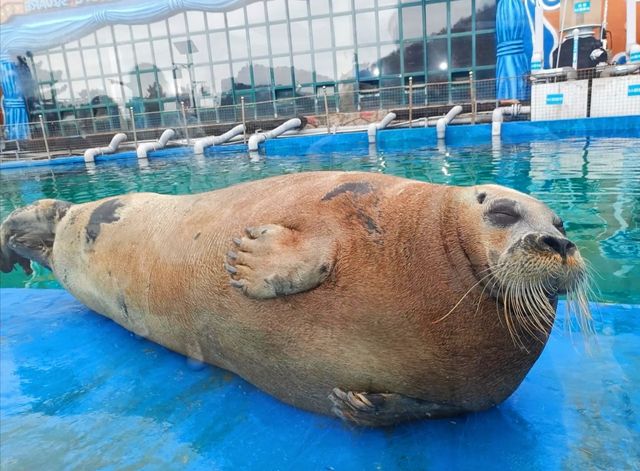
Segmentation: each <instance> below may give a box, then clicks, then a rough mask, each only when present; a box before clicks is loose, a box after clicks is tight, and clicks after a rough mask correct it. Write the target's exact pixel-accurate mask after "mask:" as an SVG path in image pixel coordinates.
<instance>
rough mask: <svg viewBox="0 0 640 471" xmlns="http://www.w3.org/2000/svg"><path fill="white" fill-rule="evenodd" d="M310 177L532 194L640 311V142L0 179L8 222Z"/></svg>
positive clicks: (117, 167) (346, 155)
mask: <svg viewBox="0 0 640 471" xmlns="http://www.w3.org/2000/svg"><path fill="white" fill-rule="evenodd" d="M308 170H361V171H370V172H383V173H387V174H391V175H398V176H402V177H407V178H413V179H416V180H422V181H429V182H434V183H447V184H454V185H473V184H477V183H498V184H502V185H506V186H509V187H512V188H515V189H517V190H520V191H523V192H525V193H529V194H531V195H533V196H535V197H537V198H539V199H541V200H543V201H545V202H546V203H547V204H548V205H549V206H551V207H552V208H553V209H554V210H555V211H556V212H557V213H558V214H559V215H560V216H561V217H562V218H563V219H564V220H565V221H566V227H567V232H568V235H569V237H570V238H571V239H573V240H574V242H576V244H577V245H578V246H579V247H580V250H581V252H582V254H583V256H584V257H585V258H586V259H587V260H589V262H590V265H591V267H592V268H593V271H594V285H595V288H596V290H597V291H598V293H599V298H598V301H603V302H614V303H635V304H638V303H640V288H639V287H640V139H623V138H615V139H611V138H597V139H587V138H580V139H563V140H554V141H535V142H529V143H526V144H512V145H507V144H503V145H502V146H500V147H499V148H495V147H492V146H491V145H490V144H489V145H478V146H449V147H440V148H438V147H424V148H418V149H406V150H405V149H402V150H394V151H385V152H375V151H368V150H367V149H359V150H351V151H348V152H345V151H340V152H334V153H323V154H313V153H307V154H305V155H269V156H267V157H266V158H264V159H263V160H261V161H259V162H251V161H250V160H249V159H248V158H247V156H246V154H218V155H216V156H214V157H204V158H196V157H195V156H186V157H175V158H162V159H151V160H150V161H149V162H148V163H147V164H146V165H144V166H142V165H140V164H138V162H137V161H135V160H118V161H112V162H105V163H99V164H97V165H96V166H94V167H92V168H86V167H85V166H84V165H74V166H58V167H50V168H43V167H40V168H33V169H23V170H5V171H2V172H0V194H1V199H0V216H1V217H2V218H4V217H5V216H6V215H7V214H8V213H9V212H10V211H12V210H13V209H14V208H16V207H19V206H22V205H25V204H28V203H31V202H33V201H35V200H37V199H40V198H59V199H64V200H68V201H71V202H75V203H81V202H86V201H91V200H95V199H98V198H102V197H106V196H111V195H117V194H121V193H128V192H134V191H154V192H159V193H166V194H184V193H196V192H202V191H207V190H213V189H217V188H222V187H225V186H229V185H232V184H235V183H239V182H242V181H247V180H255V179H260V178H265V177H268V176H272V175H280V174H285V173H295V172H302V171H308ZM0 286H1V287H24V286H27V287H37V288H53V287H59V285H58V284H57V283H56V281H55V279H54V278H53V276H52V274H51V273H50V272H48V271H47V270H45V269H42V268H40V269H37V270H36V271H35V272H34V274H33V275H32V276H31V277H26V276H25V275H24V274H23V273H22V272H20V271H18V270H15V271H14V272H12V273H10V274H8V275H2V276H1V277H0Z"/></svg>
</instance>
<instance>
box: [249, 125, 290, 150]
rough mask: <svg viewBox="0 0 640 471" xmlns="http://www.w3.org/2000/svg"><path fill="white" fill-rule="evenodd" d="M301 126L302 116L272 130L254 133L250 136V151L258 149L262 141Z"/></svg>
mask: <svg viewBox="0 0 640 471" xmlns="http://www.w3.org/2000/svg"><path fill="white" fill-rule="evenodd" d="M300 126H302V121H300V118H293V119H290V120H289V121H286V122H284V123H282V124H281V125H280V126H278V127H277V128H275V129H272V130H271V131H268V132H260V133H256V134H253V135H252V136H251V137H250V138H249V152H255V151H257V150H258V146H259V145H260V143H261V142H264V141H266V140H267V139H274V138H276V137H278V136H280V135H282V134H284V133H285V132H287V131H292V130H294V129H298V128H299V127H300Z"/></svg>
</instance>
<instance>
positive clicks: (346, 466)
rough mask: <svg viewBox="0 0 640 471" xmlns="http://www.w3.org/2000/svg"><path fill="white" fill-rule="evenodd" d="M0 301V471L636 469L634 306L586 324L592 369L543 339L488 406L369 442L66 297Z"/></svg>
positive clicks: (565, 340)
mask: <svg viewBox="0 0 640 471" xmlns="http://www.w3.org/2000/svg"><path fill="white" fill-rule="evenodd" d="M0 298H1V300H2V301H1V313H2V317H1V332H0V333H1V338H2V342H1V343H0V347H1V356H0V358H1V361H2V364H1V366H2V368H1V370H0V371H1V378H0V380H1V381H0V390H1V409H0V420H1V422H2V426H1V428H0V432H1V438H2V440H1V442H0V443H1V444H0V459H1V467H2V468H3V469H72V468H75V469H80V468H81V469H124V468H127V469H139V468H143V467H144V468H145V469H163V470H167V469H207V470H210V469H229V470H237V469H281V470H286V469H292V470H352V469H353V470H363V469H408V470H413V469H484V470H486V469H500V470H504V469H518V470H520V469H528V470H532V469H533V470H535V469H633V468H634V466H637V463H639V462H640V449H639V448H638V446H637V445H638V443H640V429H639V423H640V422H639V419H638V414H640V388H638V381H639V380H640V377H639V375H640V364H639V362H640V360H639V359H638V358H639V357H638V350H639V347H640V334H639V332H640V306H622V305H618V306H614V305H604V306H602V307H601V308H600V309H598V310H596V317H597V318H598V322H597V330H598V336H597V345H596V344H594V347H593V348H594V352H593V353H592V354H591V356H588V355H587V354H585V353H584V352H583V349H582V343H583V342H582V338H581V337H580V335H574V336H573V340H571V339H570V338H569V337H568V336H567V335H566V334H565V333H563V332H558V331H556V332H555V333H554V335H552V338H551V340H550V342H549V344H548V346H547V348H546V350H545V352H544V353H543V355H542V357H541V358H540V360H539V361H538V363H537V364H536V365H535V366H534V368H533V370H532V371H531V373H530V374H529V375H528V377H527V378H526V379H525V381H524V383H523V384H522V386H521V387H520V388H519V389H518V390H517V391H516V393H515V394H514V395H513V396H512V397H511V398H510V399H509V400H508V401H507V402H505V403H504V404H502V405H501V406H499V407H497V408H494V409H492V410H490V411H487V412H483V413H477V414H471V415H468V416H465V417H459V418H455V419H450V420H437V421H422V422H417V423H412V424H407V425H402V426H399V427H395V428H393V429H387V430H370V429H360V428H353V427H350V426H348V425H345V424H343V423H342V422H340V421H339V420H337V419H333V418H330V417H324V416H319V415H316V414H312V413H308V412H304V411H301V410H298V409H295V408H293V407H290V406H287V405H285V404H283V403H281V402H279V401H277V400H276V399H273V398H272V397H270V396H268V395H266V394H264V393H262V392H260V391H259V390H257V389H256V388H254V387H253V386H251V385H250V384H248V383H246V382H245V381H243V380H241V379H239V378H238V377H236V376H235V375H232V374H230V373H228V372H225V371H223V370H220V369H217V368H214V367H210V366H204V365H198V364H193V363H190V362H189V361H188V360H186V359H185V358H184V357H182V356H180V355H177V354H175V353H172V352H170V351H168V350H166V349H164V348H162V347H160V346H158V345H155V344H153V343H151V342H148V341H146V340H144V339H141V338H138V337H135V336H134V335H133V334H131V333H129V332H127V331H125V330H124V329H122V328H121V327H119V326H118V325H116V324H115V323H113V322H112V321H110V320H108V319H106V318H103V317H101V316H99V315H96V314H94V313H92V312H91V311H89V310H88V309H86V308H85V307H83V306H82V305H80V304H79V303H78V302H77V301H75V300H74V299H73V298H72V297H71V296H70V295H69V294H67V293H66V292H64V291H61V290H24V289H3V290H0ZM561 309H562V307H561ZM557 330H560V331H561V330H562V329H557Z"/></svg>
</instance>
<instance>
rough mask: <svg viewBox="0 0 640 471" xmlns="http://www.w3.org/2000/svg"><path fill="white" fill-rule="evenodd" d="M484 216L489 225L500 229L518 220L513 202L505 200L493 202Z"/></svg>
mask: <svg viewBox="0 0 640 471" xmlns="http://www.w3.org/2000/svg"><path fill="white" fill-rule="evenodd" d="M485 216H486V218H487V219H488V220H489V222H490V223H491V224H494V225H496V226H501V227H505V226H510V225H512V224H515V223H516V222H518V221H519V220H520V213H519V212H518V208H517V207H516V203H515V201H512V200H507V199H499V200H495V201H494V202H493V203H492V204H491V206H490V207H489V209H488V210H487V212H486V215H485Z"/></svg>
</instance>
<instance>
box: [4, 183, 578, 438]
mask: <svg viewBox="0 0 640 471" xmlns="http://www.w3.org/2000/svg"><path fill="white" fill-rule="evenodd" d="M0 248H1V259H2V264H1V268H2V269H3V271H6V270H8V269H10V268H11V267H12V266H13V265H22V266H28V260H35V261H37V262H39V263H41V264H43V265H45V266H48V267H50V268H51V269H52V270H53V272H54V274H55V275H56V277H57V278H58V280H59V281H60V283H61V284H62V285H63V286H64V287H65V288H66V289H67V290H68V291H70V292H71V293H72V294H73V295H74V296H75V297H76V298H77V299H79V300H80V301H81V302H82V303H84V304H85V305H86V306H88V307H89V308H91V309H93V310H94V311H96V312H98V313H100V314H103V315H105V316H107V317H109V318H111V319H113V320H114V321H115V322H117V323H118V324H120V325H122V326H123V327H125V328H126V329H129V330H131V331H133V332H135V333H137V334H139V335H143V336H145V337H148V338H149V339H151V340H152V341H154V342H157V343H159V344H161V345H163V346H165V347H168V348H170V349H172V350H175V351H177V352H180V353H182V354H184V355H187V356H190V357H192V358H195V359H197V360H200V361H204V362H208V363H211V364H214V365H217V366H219V367H222V368H225V369H227V370H230V371H232V372H234V373H236V374H238V375H240V376H241V377H243V378H245V379H246V380H248V381H249V382H251V383H253V384H254V385H256V386H257V387H259V388H261V389H262V390H264V391H266V392H267V393H270V394H272V395H273V396H275V397H277V398H279V399H280V400H282V401H284V402H286V403H289V404H292V405H294V406H297V407H301V408H304V409H307V410H310V411H315V412H320V413H324V414H333V415H336V416H338V417H341V418H342V419H344V420H347V421H350V422H353V423H356V424H359V425H365V426H387V425H391V424H395V423H398V422H402V421H406V420H410V419H418V418H437V417H448V416H453V415H457V414H461V413H464V412H468V411H479V410H483V409H487V408H490V407H492V406H494V405H496V404H499V403H500V402H502V401H504V400H505V399H506V398H507V397H508V396H509V395H510V394H511V393H513V391H514V390H515V389H516V388H517V387H518V385H519V384H520V383H521V382H522V380H523V378H524V377H525V375H526V374H527V372H528V371H529V369H530V368H531V367H532V365H533V364H534V362H535V361H536V359H537V358H538V356H539V355H540V353H541V352H542V350H543V347H544V345H545V343H546V341H547V338H548V336H549V333H550V331H551V327H552V325H553V322H554V317H555V310H556V300H557V296H558V295H559V294H563V293H567V296H568V299H569V300H572V299H575V300H576V302H575V305H576V306H577V312H578V313H579V314H580V319H582V320H583V321H585V322H586V321H587V320H588V319H589V313H588V307H587V303H586V298H585V294H584V293H585V291H584V286H585V283H586V269H585V264H584V262H583V260H582V258H581V257H580V254H579V251H578V249H577V248H576V246H575V245H574V244H573V243H572V242H570V241H569V240H568V239H567V238H566V236H565V231H564V228H563V223H562V220H561V219H560V218H559V217H558V216H557V215H555V214H554V212H553V211H551V210H550V209H549V208H548V207H547V206H546V205H544V204H543V203H542V202H540V201H538V200H536V199H534V198H532V197H530V196H527V195H525V194H522V193H519V192H517V191H514V190H510V189H507V188H504V187H500V186H496V185H478V186H473V187H453V186H444V185H433V184H428V183H423V182H418V181H413V180H407V179H403V178H398V177H392V176H386V175H380V174H373V173H342V172H315V173H300V174H293V175H286V176H279V177H274V178H268V179H265V180H259V181H252V182H248V183H243V184H239V185H236V186H232V187H229V188H226V189H221V190H217V191H213V192H209V193H203V194H194V195H184V196H167V195H159V194H152V193H137V194H136V193H134V194H127V195H122V196H116V197H110V198H105V199H102V200H99V201H95V202H90V203H85V204H70V203H67V202H63V201H57V200H41V201H39V202H37V203H35V204H33V205H31V206H28V207H26V208H22V209H18V210H16V211H15V212H14V213H12V214H11V215H10V216H9V217H8V218H7V219H6V220H5V221H4V222H3V224H2V226H1V228H0Z"/></svg>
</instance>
